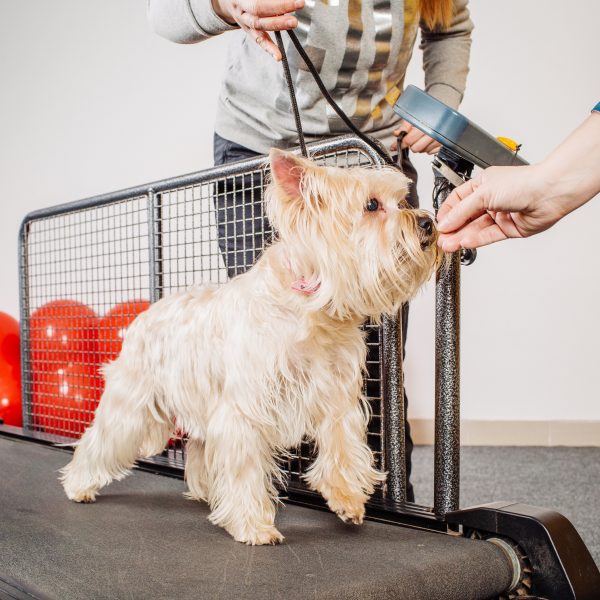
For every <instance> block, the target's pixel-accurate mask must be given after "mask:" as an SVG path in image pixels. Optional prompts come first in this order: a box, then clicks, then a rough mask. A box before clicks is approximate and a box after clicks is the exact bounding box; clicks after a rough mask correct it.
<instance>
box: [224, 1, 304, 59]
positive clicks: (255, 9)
mask: <svg viewBox="0 0 600 600" xmlns="http://www.w3.org/2000/svg"><path fill="white" fill-rule="evenodd" d="M212 4H213V8H214V10H215V12H216V13H217V15H219V16H220V17H221V18H222V19H223V20H224V21H227V22H228V23H231V24H237V25H239V26H240V27H241V28H242V29H243V30H244V31H245V32H246V33H247V34H248V35H249V36H250V38H251V39H252V42H253V43H256V44H258V45H259V46H260V47H261V48H262V49H263V50H264V51H265V52H268V53H269V54H270V55H271V56H272V57H273V58H274V59H275V60H276V61H280V60H281V52H280V51H279V47H278V46H277V44H276V43H275V42H273V40H272V39H271V36H270V35H269V34H268V33H267V31H284V30H286V29H295V28H296V27H298V19H297V18H296V17H295V16H294V15H291V14H289V13H291V12H293V11H295V10H299V9H301V8H303V7H304V0H212Z"/></svg>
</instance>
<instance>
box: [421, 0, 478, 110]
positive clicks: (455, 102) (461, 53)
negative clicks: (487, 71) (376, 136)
mask: <svg viewBox="0 0 600 600" xmlns="http://www.w3.org/2000/svg"><path fill="white" fill-rule="evenodd" d="M472 31H473V23H472V21H471V18H470V15H469V9H468V1H467V0H455V2H454V16H453V19H452V23H451V24H450V26H449V27H448V28H447V29H445V30H431V29H429V28H428V27H426V26H425V25H424V24H423V23H421V49H422V50H423V70H424V72H425V90H426V91H427V92H428V93H429V94H431V95H432V96H434V97H435V98H437V99H438V100H441V101H442V102H444V103H445V104H447V105H448V106H451V107H452V108H458V106H459V104H460V102H461V100H462V97H463V94H464V91H465V86H466V83H467V74H468V72H469V58H470V53H471V32H472Z"/></svg>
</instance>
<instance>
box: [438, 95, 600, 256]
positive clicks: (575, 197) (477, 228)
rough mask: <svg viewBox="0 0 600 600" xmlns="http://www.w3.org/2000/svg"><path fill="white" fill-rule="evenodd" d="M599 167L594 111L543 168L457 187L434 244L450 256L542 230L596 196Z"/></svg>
mask: <svg viewBox="0 0 600 600" xmlns="http://www.w3.org/2000/svg"><path fill="white" fill-rule="evenodd" d="M599 108H600V107H599ZM599 166H600V113H598V112H593V113H592V114H591V115H590V116H589V117H588V118H587V119H586V120H585V121H584V122H583V123H582V124H581V125H580V126H579V127H578V128H577V129H576V130H575V131H574V132H573V133H572V134H571V135H570V136H569V137H568V138H567V139H566V140H565V141H564V142H563V143H562V144H561V145H560V146H558V147H557V148H556V149H555V150H554V151H553V152H552V153H551V154H550V155H549V156H548V157H547V158H546V159H544V160H543V161H542V162H541V163H539V164H536V165H530V166H523V167H490V168H488V169H485V170H484V171H482V172H481V173H480V174H479V175H478V176H477V177H475V178H474V179H472V180H470V181H468V182H466V183H464V184H463V185H461V186H459V187H457V188H456V189H455V190H454V191H453V192H452V194H450V195H449V196H448V198H447V199H446V201H445V202H444V204H443V205H442V207H441V208H440V210H439V213H438V222H439V224H438V231H439V232H440V237H439V242H438V243H439V245H440V247H441V248H442V249H443V250H445V251H446V252H454V251H456V250H458V249H459V248H461V247H462V248H476V247H479V246H485V245H487V244H492V243H494V242H498V241H500V240H505V239H508V238H521V237H529V236H531V235H534V234H536V233H540V232H542V231H545V230H546V229H549V228H550V227H552V225H554V224H555V223H556V222H557V221H559V220H560V219H562V218H563V217H564V216H565V215H567V214H569V213H570V212H572V211H574V210H575V209H577V208H579V207H580V206H581V205H583V204H585V203H586V202H587V201H588V200H590V199H591V198H593V197H594V196H595V195H596V194H598V193H600V168H599Z"/></svg>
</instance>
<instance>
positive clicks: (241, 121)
mask: <svg viewBox="0 0 600 600" xmlns="http://www.w3.org/2000/svg"><path fill="white" fill-rule="evenodd" d="M416 4H417V2H416V0H404V1H402V0H362V1H361V0H306V5H305V7H304V8H303V9H302V10H300V11H297V12H296V16H297V18H298V21H299V26H298V28H297V30H296V33H297V35H298V38H299V39H300V41H301V43H302V45H303V46H304V48H305V49H306V51H307V52H308V54H309V56H310V57H311V58H312V60H313V62H314V63H315V65H316V66H317V69H318V70H319V72H320V74H321V77H322V79H323V82H324V83H325V85H326V86H327V89H328V90H329V91H330V93H331V94H332V96H333V97H334V99H335V100H336V101H337V102H338V104H340V105H341V107H342V109H343V110H344V111H345V112H346V114H347V115H348V116H350V117H351V118H352V121H353V122H354V123H355V124H356V125H357V126H359V127H360V129H361V130H362V131H364V132H366V133H370V134H371V135H374V136H375V137H377V138H378V139H379V140H381V141H382V142H383V143H384V144H386V146H389V144H390V143H391V141H392V130H393V129H394V128H395V127H396V126H397V125H398V117H397V116H396V114H395V113H394V112H393V110H392V106H393V105H394V102H395V101H396V99H397V98H398V96H399V95H400V94H401V93H402V89H403V85H404V76H405V72H406V67H407V65H408V62H409V60H410V57H411V55H412V51H413V47H414V44H415V39H416V36H417V31H418V28H419V27H420V28H421V40H422V41H421V48H422V50H423V68H424V71H425V89H426V90H427V91H428V92H429V93H430V94H431V95H433V96H435V97H437V98H438V99H440V100H442V101H443V102H445V103H446V104H449V105H450V106H452V107H454V108H457V107H458V105H459V103H460V101H461V100H462V96H463V92H464V89H465V84H466V78H467V72H468V63H469V52H470V47H471V31H472V29H473V24H472V22H471V20H470V18H469V11H468V8H467V4H468V0H454V4H455V14H454V19H453V22H452V25H451V26H450V28H449V29H448V30H446V31H443V32H436V31H431V30H429V29H427V27H426V26H425V25H424V24H423V23H422V22H420V20H419V15H418V14H417V9H416ZM148 19H149V21H150V23H151V25H152V27H153V29H154V30H155V31H156V33H158V34H159V35H161V36H163V37H165V38H167V39H169V40H171V41H173V42H178V43H182V44H193V43H196V42H201V41H204V40H207V39H208V38H211V37H213V36H215V35H219V34H221V33H224V32H226V31H230V30H233V29H235V27H232V26H231V25H229V24H228V23H226V22H224V21H223V20H222V19H221V18H219V17H218V16H217V15H216V14H215V12H214V10H213V7H212V3H211V0H148ZM231 37H232V43H231V46H230V49H229V57H228V67H227V70H226V72H225V77H224V79H223V84H222V87H221V93H220V97H219V105H218V112H217V120H216V123H215V130H216V132H217V133H218V134H219V135H220V136H221V137H224V138H226V139H228V140H231V141H233V142H237V143H238V144H241V145H242V146H246V147H247V148H250V149H252V150H255V151H257V152H261V153H266V152H268V150H269V148H271V147H272V146H278V147H282V148H284V147H288V146H290V145H294V144H297V134H296V129H295V127H294V119H293V115H292V111H291V106H290V101H289V97H288V92H287V88H286V85H285V80H284V77H283V71H282V66H281V64H279V63H276V62H275V61H274V60H273V59H272V58H271V57H270V56H269V55H268V54H267V53H266V52H265V51H264V50H261V49H260V48H259V47H258V45H257V44H255V43H254V42H253V41H252V40H251V39H249V37H248V36H247V35H236V36H231ZM283 38H284V42H285V44H286V52H287V55H288V57H289V61H290V68H291V71H292V77H293V80H294V82H295V87H296V92H297V98H298V106H299V109H300V114H301V117H302V124H303V127H304V130H305V134H306V136H307V139H308V140H310V139H311V138H313V137H314V138H321V137H324V136H331V135H337V134H340V133H346V132H347V129H346V126H345V125H344V124H343V123H342V122H341V121H340V119H339V118H338V116H337V115H336V114H335V113H334V112H333V111H332V110H331V108H330V107H329V105H328V104H327V103H326V101H325V100H324V99H323V97H322V96H321V93H320V92H319V89H318V88H317V86H316V85H315V83H314V81H313V79H312V77H311V75H310V73H309V72H308V71H307V70H306V69H305V67H304V64H303V63H302V60H301V59H300V58H299V57H298V55H297V53H296V50H295V49H294V47H293V46H292V45H291V42H290V40H289V38H288V37H287V35H286V34H285V33H284V34H283Z"/></svg>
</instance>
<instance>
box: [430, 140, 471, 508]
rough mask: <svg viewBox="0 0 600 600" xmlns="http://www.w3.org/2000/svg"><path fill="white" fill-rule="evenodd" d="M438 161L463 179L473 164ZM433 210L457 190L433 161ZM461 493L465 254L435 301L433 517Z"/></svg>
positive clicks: (447, 270) (452, 260) (444, 153)
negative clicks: (462, 277) (462, 271)
mask: <svg viewBox="0 0 600 600" xmlns="http://www.w3.org/2000/svg"><path fill="white" fill-rule="evenodd" d="M437 160H439V161H441V162H443V163H445V164H446V165H447V166H448V167H450V168H451V169H452V170H453V171H454V172H455V173H458V174H459V175H460V177H461V178H462V179H466V178H468V177H470V175H471V171H472V169H473V164H472V163H470V162H468V161H466V160H465V159H463V158H461V157H460V156H458V155H457V154H455V153H454V152H451V151H450V150H448V149H447V148H442V150H441V151H440V153H439V154H438V156H437ZM434 173H435V175H436V177H435V188H434V190H435V191H434V208H435V210H436V214H437V210H438V208H439V207H440V206H441V205H442V203H443V202H444V201H445V200H446V198H447V197H448V195H449V194H450V192H451V191H452V190H453V189H454V186H453V185H452V184H451V183H450V182H449V181H448V180H447V179H446V178H445V177H443V176H442V175H441V173H440V171H439V169H437V168H436V161H434ZM459 490H460V252H455V253H454V254H452V255H451V256H449V257H448V264H447V265H444V266H443V267H442V268H441V269H440V270H439V271H438V274H437V283H436V297H435V468H434V496H433V498H434V500H433V502H434V512H435V513H436V514H437V515H440V516H441V515H444V514H446V513H447V512H450V511H452V510H457V509H458V507H459Z"/></svg>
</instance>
